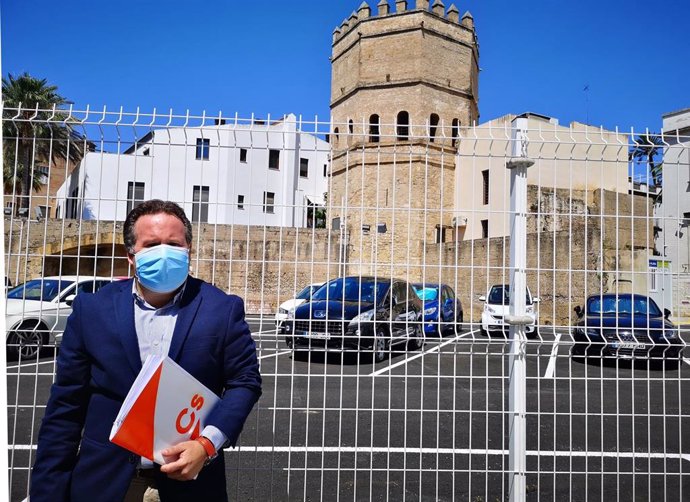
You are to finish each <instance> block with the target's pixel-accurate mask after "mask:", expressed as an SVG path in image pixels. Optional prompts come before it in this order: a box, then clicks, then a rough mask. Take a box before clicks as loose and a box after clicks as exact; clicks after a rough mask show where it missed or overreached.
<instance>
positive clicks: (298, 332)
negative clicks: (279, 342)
mask: <svg viewBox="0 0 690 502" xmlns="http://www.w3.org/2000/svg"><path fill="white" fill-rule="evenodd" d="M288 315H289V318H288V320H287V321H285V322H284V323H283V325H282V330H283V331H282V332H283V333H284V334H285V342H286V343H287V345H288V347H291V348H293V349H294V350H297V349H299V348H303V349H317V348H318V349H326V350H338V351H350V350H352V351H371V352H372V353H373V359H374V361H376V362H381V361H383V360H384V359H386V357H387V354H388V353H389V349H390V347H392V346H395V345H403V346H407V348H408V349H410V350H416V349H419V348H420V347H421V346H422V345H423V332H422V325H421V318H422V302H421V300H420V299H419V297H418V296H417V294H416V293H415V291H414V289H413V288H412V286H411V285H410V284H409V283H407V282H406V281H403V280H400V279H380V278H375V277H359V276H353V277H341V278H338V279H334V280H332V281H330V282H327V283H326V284H325V285H324V286H323V287H322V288H320V289H319V290H318V291H316V292H315V293H314V294H313V295H312V298H311V301H310V302H308V303H305V304H303V305H300V306H299V307H297V308H296V309H295V311H294V313H293V314H288Z"/></svg>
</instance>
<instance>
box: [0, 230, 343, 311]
mask: <svg viewBox="0 0 690 502" xmlns="http://www.w3.org/2000/svg"><path fill="white" fill-rule="evenodd" d="M339 243H340V236H339V234H338V233H337V232H335V233H333V232H330V231H328V230H324V229H316V230H314V231H312V230H311V229H294V228H290V229H285V228H277V227H247V226H239V225H236V226H231V225H217V226H215V225H208V224H202V225H194V243H193V246H192V249H193V252H192V275H194V276H196V277H199V278H201V279H204V280H205V281H208V282H210V283H212V284H215V285H216V286H218V287H219V288H220V289H222V290H223V291H227V292H231V293H235V294H239V295H240V296H242V297H243V298H244V299H245V302H246V306H247V312H250V313H259V312H263V313H274V312H275V310H276V308H277V306H278V305H279V304H280V303H281V302H283V301H285V300H287V299H289V298H292V297H293V296H294V294H295V293H296V292H299V290H301V289H302V288H303V287H304V286H305V285H307V284H310V283H313V282H319V281H326V280H328V279H331V278H335V277H338V276H339V275H340V274H341V272H342V270H343V266H342V265H341V259H340V252H341V250H340V244H339ZM126 256H127V255H126V251H125V248H124V245H123V241H122V223H121V222H116V223H113V222H95V221H84V222H79V221H77V220H64V221H63V220H49V221H42V222H36V221H27V220H17V219H15V220H14V221H13V222H11V223H10V220H9V219H6V220H5V267H6V274H7V276H8V277H9V278H10V280H11V281H12V283H13V284H18V283H22V282H24V281H25V280H27V279H32V278H35V277H41V276H48V275H73V274H77V273H79V274H80V275H82V274H83V275H104V276H115V277H118V276H129V275H131V271H130V268H129V265H128V262H127V258H126Z"/></svg>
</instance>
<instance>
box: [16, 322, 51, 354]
mask: <svg viewBox="0 0 690 502" xmlns="http://www.w3.org/2000/svg"><path fill="white" fill-rule="evenodd" d="M45 329H46V328H45V326H44V325H43V324H41V323H39V324H36V322H35V321H26V322H23V323H22V324H20V325H19V326H18V327H17V329H16V330H14V331H11V332H10V333H9V334H8V335H7V354H8V356H10V357H11V358H13V359H33V358H35V357H37V355H38V353H39V352H40V351H41V348H42V347H43V345H44V344H45V337H46V333H45V331H44V330H45Z"/></svg>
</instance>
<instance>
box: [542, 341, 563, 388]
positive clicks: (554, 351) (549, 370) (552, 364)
mask: <svg viewBox="0 0 690 502" xmlns="http://www.w3.org/2000/svg"><path fill="white" fill-rule="evenodd" d="M560 340H561V335H560V333H559V334H557V335H556V339H555V340H554V341H553V347H551V356H550V357H549V364H548V365H547V366H546V372H545V373H544V378H553V376H554V374H555V373H556V357H557V356H558V342H560Z"/></svg>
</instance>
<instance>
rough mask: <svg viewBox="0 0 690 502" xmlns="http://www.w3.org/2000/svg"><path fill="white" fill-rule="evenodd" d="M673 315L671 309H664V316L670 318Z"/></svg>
mask: <svg viewBox="0 0 690 502" xmlns="http://www.w3.org/2000/svg"><path fill="white" fill-rule="evenodd" d="M669 317H671V311H670V310H669V309H664V318H665V319H668V318H669Z"/></svg>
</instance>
